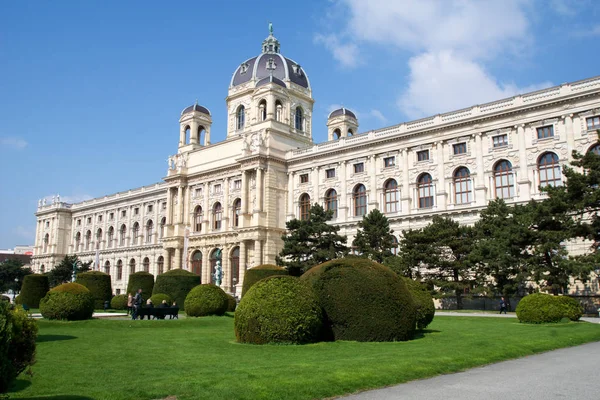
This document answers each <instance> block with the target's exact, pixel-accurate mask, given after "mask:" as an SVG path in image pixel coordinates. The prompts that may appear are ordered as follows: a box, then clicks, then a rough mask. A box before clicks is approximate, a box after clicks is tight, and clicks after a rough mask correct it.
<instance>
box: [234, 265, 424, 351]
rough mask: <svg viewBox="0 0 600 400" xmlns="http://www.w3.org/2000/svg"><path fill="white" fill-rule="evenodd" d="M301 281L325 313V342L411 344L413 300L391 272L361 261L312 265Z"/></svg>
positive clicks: (402, 283) (386, 268) (400, 281)
mask: <svg viewBox="0 0 600 400" xmlns="http://www.w3.org/2000/svg"><path fill="white" fill-rule="evenodd" d="M300 279H301V280H302V281H305V282H307V283H308V284H309V285H310V286H311V287H312V289H313V291H314V292H315V294H316V295H317V298H318V299H319V304H320V305H321V308H322V309H323V311H324V313H325V318H326V320H325V328H326V330H325V333H326V337H325V339H328V340H356V341H359V342H389V341H397V340H409V339H412V337H413V335H414V332H415V325H416V309H415V304H414V301H413V297H412V296H411V294H410V291H409V290H408V288H407V287H406V284H405V283H404V282H403V281H402V280H401V279H400V278H399V277H398V275H396V274H395V273H394V272H393V271H392V270H391V269H390V268H388V267H386V266H383V265H381V264H378V263H376V262H374V261H371V260H368V259H366V258H359V257H346V258H342V259H336V260H331V261H328V262H326V263H323V264H320V265H317V266H315V267H313V268H311V269H309V270H308V271H307V272H305V273H304V274H303V275H302V276H301V277H300ZM238 311H239V307H238Z"/></svg>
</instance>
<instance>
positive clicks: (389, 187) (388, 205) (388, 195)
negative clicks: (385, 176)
mask: <svg viewBox="0 0 600 400" xmlns="http://www.w3.org/2000/svg"><path fill="white" fill-rule="evenodd" d="M383 197H384V203H385V212H386V213H395V212H397V211H398V183H397V182H396V180H395V179H389V180H388V181H387V182H386V183H385V185H384V186H383Z"/></svg>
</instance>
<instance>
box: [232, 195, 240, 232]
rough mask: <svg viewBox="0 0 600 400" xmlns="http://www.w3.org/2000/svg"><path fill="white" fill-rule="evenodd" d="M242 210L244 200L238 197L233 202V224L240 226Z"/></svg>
mask: <svg viewBox="0 0 600 400" xmlns="http://www.w3.org/2000/svg"><path fill="white" fill-rule="evenodd" d="M241 212H242V200H241V199H236V200H235V201H234V202H233V226H235V227H236V228H237V227H238V226H240V213H241Z"/></svg>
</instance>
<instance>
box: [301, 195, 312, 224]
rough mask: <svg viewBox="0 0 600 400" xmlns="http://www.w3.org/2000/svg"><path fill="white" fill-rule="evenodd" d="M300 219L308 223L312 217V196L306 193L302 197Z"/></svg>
mask: <svg viewBox="0 0 600 400" xmlns="http://www.w3.org/2000/svg"><path fill="white" fill-rule="evenodd" d="M299 205H300V219H301V220H302V221H308V219H309V217H310V196H309V195H308V194H306V193H304V194H303V195H302V196H300V202H299Z"/></svg>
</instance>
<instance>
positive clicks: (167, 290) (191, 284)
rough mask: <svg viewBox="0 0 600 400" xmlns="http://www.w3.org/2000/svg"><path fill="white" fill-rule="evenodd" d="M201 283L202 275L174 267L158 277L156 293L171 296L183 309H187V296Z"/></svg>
mask: <svg viewBox="0 0 600 400" xmlns="http://www.w3.org/2000/svg"><path fill="white" fill-rule="evenodd" d="M199 284H200V276H199V275H196V274H194V273H192V272H190V271H186V270H184V269H180V268H178V269H172V270H170V271H167V272H165V273H164V274H160V275H158V276H157V277H156V283H155V284H154V291H153V294H154V293H164V294H167V295H169V296H171V299H172V300H173V301H175V302H176V303H177V306H178V307H179V308H180V309H181V310H184V309H185V305H184V303H185V298H186V296H187V295H188V293H189V292H190V290H192V289H193V288H195V287H196V286H198V285H199Z"/></svg>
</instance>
